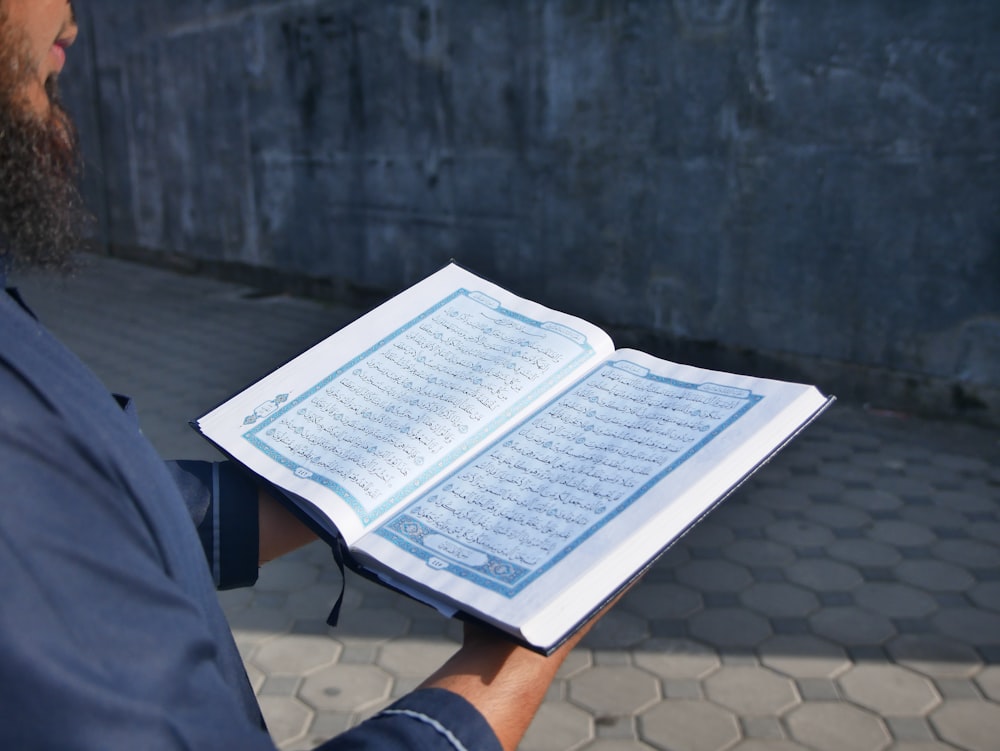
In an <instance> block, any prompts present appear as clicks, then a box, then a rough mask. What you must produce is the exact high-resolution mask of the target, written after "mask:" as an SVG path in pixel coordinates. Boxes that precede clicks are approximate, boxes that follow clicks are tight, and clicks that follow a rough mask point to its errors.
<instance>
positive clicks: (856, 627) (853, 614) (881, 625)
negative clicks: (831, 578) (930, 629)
mask: <svg viewBox="0 0 1000 751" xmlns="http://www.w3.org/2000/svg"><path fill="white" fill-rule="evenodd" d="M809 623H810V625H811V626H812V629H813V631H815V632H816V633H817V634H818V635H820V636H825V637H826V638H827V639H829V640H830V641H832V642H833V643H834V644H842V645H844V646H846V647H858V646H867V645H875V644H881V643H882V642H884V641H886V640H887V639H889V638H890V637H892V636H894V635H895V633H896V629H895V628H894V627H893V625H892V623H891V622H890V621H889V619H888V618H886V617H885V616H884V615H881V614H879V613H871V612H869V611H867V610H861V609H860V608H846V607H845V608H824V609H823V610H821V611H819V612H818V613H816V614H814V615H811V616H810V617H809Z"/></svg>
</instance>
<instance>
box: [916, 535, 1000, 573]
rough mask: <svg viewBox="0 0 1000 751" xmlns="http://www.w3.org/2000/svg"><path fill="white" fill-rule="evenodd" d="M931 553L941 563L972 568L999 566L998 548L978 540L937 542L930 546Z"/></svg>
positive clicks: (999, 552) (999, 549)
mask: <svg viewBox="0 0 1000 751" xmlns="http://www.w3.org/2000/svg"><path fill="white" fill-rule="evenodd" d="M931 553H932V554H933V555H934V557H935V558H939V559H940V560H942V561H949V562H951V563H957V564H958V565H960V566H972V567H974V568H996V567H997V566H1000V547H998V546H997V545H996V544H995V543H994V544H992V545H991V544H990V543H988V542H981V541H979V540H939V541H937V542H935V543H934V544H933V545H931Z"/></svg>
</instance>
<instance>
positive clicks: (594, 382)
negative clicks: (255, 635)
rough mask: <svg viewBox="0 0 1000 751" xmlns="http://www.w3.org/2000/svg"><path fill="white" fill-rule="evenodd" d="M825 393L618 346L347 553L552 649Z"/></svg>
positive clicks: (821, 402)
mask: <svg viewBox="0 0 1000 751" xmlns="http://www.w3.org/2000/svg"><path fill="white" fill-rule="evenodd" d="M827 401H828V400H827V399H826V397H824V396H823V395H822V394H820V392H819V391H817V390H816V389H815V388H813V387H811V386H805V385H800V384H791V383H784V382H779V381H771V380H766V379H759V378H750V377H745V376H739V375H733V374H727V373H719V372H714V371H706V370H701V369H698V368H692V367H687V366H683V365H677V364H674V363H669V362H666V361H663V360H659V359H657V358H653V357H651V356H649V355H646V354H643V353H641V352H637V351H634V350H619V351H618V352H616V353H614V354H613V355H612V356H611V358H610V359H608V360H607V361H606V362H605V363H603V364H602V365H601V366H600V367H598V368H597V369H596V370H595V371H594V372H593V373H591V374H590V375H589V376H587V377H586V378H585V379H583V380H582V381H581V382H579V383H578V384H576V385H575V386H574V387H573V388H572V389H570V390H569V391H568V392H566V393H565V394H563V395H562V396H561V397H559V398H558V399H556V400H554V401H553V402H551V403H550V404H548V405H547V406H545V407H544V408H542V409H541V410H540V411H538V412H537V413H536V414H535V415H534V416H533V417H531V418H530V419H528V420H527V421H526V422H524V423H523V424H521V425H520V426H519V427H518V428H517V429H516V430H514V431H513V432H512V433H510V434H509V435H507V436H505V437H503V438H502V439H501V440H499V441H497V442H496V443H494V444H493V445H492V446H490V447H489V448H488V449H487V450H485V451H484V452H483V453H481V454H480V455H478V456H477V457H476V458H475V459H474V460H472V461H471V462H470V463H469V464H468V465H466V466H464V467H462V468H461V469H460V470H459V471H458V472H457V473H455V474H454V475H453V476H452V477H450V478H449V479H448V480H447V481H445V482H443V483H441V484H439V485H438V486H436V487H434V488H433V489H431V490H430V491H428V492H427V493H426V494H425V495H424V496H422V497H421V498H420V499H418V500H417V501H415V502H414V503H412V504H410V505H409V506H408V507H406V508H405V509H404V510H402V511H401V512H400V513H398V514H397V515H396V516H394V517H393V518H392V519H391V520H390V521H389V522H388V523H386V524H384V525H383V526H382V527H381V528H380V529H379V530H377V531H375V532H374V533H372V534H369V535H368V536H366V537H365V538H363V539H362V540H361V541H360V543H359V544H358V546H357V549H356V551H355V554H356V555H358V557H359V558H361V559H362V560H367V561H369V562H370V563H372V564H373V565H372V568H375V565H374V562H375V561H379V562H380V564H379V568H381V567H382V566H388V567H389V568H390V569H393V573H391V574H389V575H388V578H390V579H391V580H393V581H394V582H395V583H397V584H400V585H402V586H404V587H406V586H408V587H415V588H417V589H423V590H425V591H427V592H428V593H433V594H432V595H431V596H432V597H433V598H434V599H438V600H444V601H445V602H447V603H448V604H451V605H454V606H456V607H458V608H459V609H462V610H466V611H468V612H471V613H473V614H475V615H478V616H479V617H481V618H483V619H485V620H487V621H489V622H492V623H494V624H495V625H497V626H499V627H500V628H503V629H504V630H507V631H508V632H510V633H513V634H516V635H517V636H519V637H520V638H522V639H524V640H525V641H527V642H528V643H530V644H532V645H534V646H536V647H538V648H540V649H543V650H547V649H549V648H551V647H552V646H553V645H555V644H557V643H558V642H559V641H560V640H561V639H563V638H565V636H566V635H567V634H568V633H570V632H572V630H573V629H574V628H575V627H576V626H577V625H578V624H579V623H580V622H581V621H583V620H585V619H586V617H587V616H588V615H589V614H590V613H591V612H593V611H594V609H595V608H597V607H598V606H599V605H600V604H601V603H603V602H605V601H606V600H607V599H608V598H609V597H610V596H611V595H612V594H613V593H614V592H615V591H617V590H618V589H619V588H620V587H621V586H622V583H623V582H625V581H628V580H629V579H630V578H631V577H632V576H633V575H634V574H635V572H637V571H639V570H641V569H642V568H643V567H644V566H645V565H647V564H648V563H649V562H650V561H651V560H652V559H653V558H655V557H656V556H657V554H658V553H659V552H661V551H662V550H664V549H665V548H666V547H667V546H668V545H669V544H670V543H671V542H672V541H673V540H675V539H677V537H679V536H680V535H682V534H683V533H684V532H685V531H686V530H687V529H688V528H689V527H690V526H691V525H693V524H694V523H695V522H696V521H697V520H698V519H699V518H700V517H702V516H703V515H704V514H705V513H706V512H707V511H708V510H709V509H711V508H712V507H713V506H714V505H715V504H716V503H717V502H718V501H719V500H720V499H721V498H723V497H725V495H726V494H727V493H728V492H729V490H730V489H731V488H733V487H735V486H736V485H738V484H739V483H740V482H742V481H743V479H745V477H746V476H747V475H748V474H749V473H751V472H752V471H753V470H754V469H755V468H756V467H757V466H759V465H760V464H761V462H763V461H764V460H766V459H767V458H768V457H769V456H770V455H772V454H773V452H774V451H775V450H776V449H777V448H779V447H780V446H782V445H783V444H784V443H785V442H786V441H787V440H788V439H789V437H790V436H791V435H794V433H795V432H796V431H797V430H798V429H799V428H800V427H801V426H802V425H803V424H805V423H807V422H808V421H809V420H811V419H812V418H813V417H814V416H815V415H816V414H817V413H818V412H819V411H821V410H822V409H823V407H824V406H825V405H826V404H827Z"/></svg>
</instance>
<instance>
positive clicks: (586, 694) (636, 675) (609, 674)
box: [569, 666, 660, 715]
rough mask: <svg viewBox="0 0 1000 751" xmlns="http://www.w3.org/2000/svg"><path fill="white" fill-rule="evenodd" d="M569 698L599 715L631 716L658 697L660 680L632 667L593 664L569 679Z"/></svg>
mask: <svg viewBox="0 0 1000 751" xmlns="http://www.w3.org/2000/svg"><path fill="white" fill-rule="evenodd" d="M569 697H570V699H571V701H572V702H573V703H574V704H576V705H577V706H581V707H583V708H584V709H589V710H590V711H592V712H594V713H596V714H600V715H633V714H636V713H638V712H641V711H642V710H643V709H645V708H646V707H648V706H650V705H651V704H654V703H655V702H656V701H657V700H658V699H659V698H660V689H659V683H658V682H657V680H656V679H655V678H654V677H653V676H651V675H650V674H649V673H647V672H645V671H643V670H640V669H638V668H635V667H628V666H622V667H594V668H592V669H590V670H587V671H585V672H583V673H580V674H579V675H576V676H574V677H573V678H570V679H569Z"/></svg>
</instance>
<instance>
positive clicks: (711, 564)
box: [677, 560, 753, 592]
mask: <svg viewBox="0 0 1000 751" xmlns="http://www.w3.org/2000/svg"><path fill="white" fill-rule="evenodd" d="M677 580H678V581H679V582H680V583H681V584H686V585H687V586H689V587H691V588H693V589H696V590H698V591H701V592H740V591H742V590H743V589H744V588H745V587H747V586H748V585H749V584H750V582H751V581H753V578H752V577H751V576H750V571H749V570H747V568H746V567H745V566H740V565H738V564H736V563H732V562H730V561H724V560H695V561H689V562H687V563H684V564H682V565H681V566H679V567H678V569H677Z"/></svg>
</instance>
